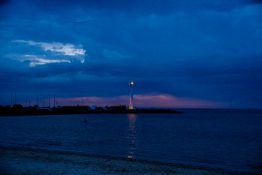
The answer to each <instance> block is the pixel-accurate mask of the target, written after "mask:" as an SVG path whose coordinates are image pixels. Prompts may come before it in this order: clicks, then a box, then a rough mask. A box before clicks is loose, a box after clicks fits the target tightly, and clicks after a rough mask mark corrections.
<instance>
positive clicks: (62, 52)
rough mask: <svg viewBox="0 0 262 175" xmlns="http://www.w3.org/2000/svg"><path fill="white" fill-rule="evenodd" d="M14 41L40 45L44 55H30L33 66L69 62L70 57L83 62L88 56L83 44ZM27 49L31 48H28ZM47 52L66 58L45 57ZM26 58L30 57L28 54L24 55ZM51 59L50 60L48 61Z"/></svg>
mask: <svg viewBox="0 0 262 175" xmlns="http://www.w3.org/2000/svg"><path fill="white" fill-rule="evenodd" d="M13 42H16V43H25V44H27V45H29V46H36V47H40V48H41V49H42V50H43V51H44V52H46V53H44V54H43V55H40V56H41V58H39V57H38V56H35V55H29V57H30V60H29V61H30V62H31V63H32V64H30V66H31V67H33V66H36V65H43V64H49V63H59V62H60V63H61V62H67V63H71V61H70V59H77V60H79V61H80V62H81V63H84V62H85V57H86V50H85V49H83V48H82V47H81V46H76V45H73V44H63V43H59V42H51V43H47V42H36V41H32V40H14V41H13ZM27 50H30V49H28V48H27ZM46 54H49V55H50V54H51V56H53V57H54V56H56V57H57V56H64V57H66V59H46V58H43V57H45V55H46ZM23 56H25V57H26V58H28V55H26V54H25V55H23ZM48 60H49V61H48Z"/></svg>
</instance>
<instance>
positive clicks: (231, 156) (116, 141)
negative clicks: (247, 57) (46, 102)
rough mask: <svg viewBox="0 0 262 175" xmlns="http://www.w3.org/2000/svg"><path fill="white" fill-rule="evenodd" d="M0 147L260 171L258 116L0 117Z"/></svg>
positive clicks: (199, 112) (261, 138)
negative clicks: (30, 148)
mask: <svg viewBox="0 0 262 175" xmlns="http://www.w3.org/2000/svg"><path fill="white" fill-rule="evenodd" d="M84 120H86V123H85V122H83V121H84ZM0 146H14V147H34V148H36V147H37V148H38V147H39V148H44V149H58V150H70V151H78V152H79V151H80V152H85V153H92V154H98V155H111V156H116V157H128V158H137V159H145V160H158V161H162V162H172V163H183V164H189V165H196V166H208V167H218V168H225V169H231V170H239V171H256V172H258V171H260V170H261V168H262V111H261V110H185V114H139V115H134V114H132V115H131V114H130V115H127V114H117V115H111V114H104V115H67V116H42V117H29V116H28V117H2V118H0Z"/></svg>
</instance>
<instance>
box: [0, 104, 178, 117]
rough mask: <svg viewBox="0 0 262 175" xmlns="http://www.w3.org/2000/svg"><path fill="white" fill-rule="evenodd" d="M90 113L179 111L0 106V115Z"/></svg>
mask: <svg viewBox="0 0 262 175" xmlns="http://www.w3.org/2000/svg"><path fill="white" fill-rule="evenodd" d="M92 113H180V112H177V111H175V110H170V109H133V110H129V109H128V108H127V106H125V105H119V106H105V107H90V106H58V107H53V108H48V107H39V106H37V105H35V106H30V107H23V106H22V105H20V104H15V105H13V106H0V116H20V115H21V116H23V115H61V114H92Z"/></svg>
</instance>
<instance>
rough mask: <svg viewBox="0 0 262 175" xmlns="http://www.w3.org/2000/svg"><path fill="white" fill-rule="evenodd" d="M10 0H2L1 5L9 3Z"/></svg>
mask: <svg viewBox="0 0 262 175" xmlns="http://www.w3.org/2000/svg"><path fill="white" fill-rule="evenodd" d="M9 2H10V0H0V6H1V5H5V4H7V3H9Z"/></svg>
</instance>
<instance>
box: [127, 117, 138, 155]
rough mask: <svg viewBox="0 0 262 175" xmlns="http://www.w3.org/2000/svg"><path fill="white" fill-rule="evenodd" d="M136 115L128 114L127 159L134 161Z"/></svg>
mask: <svg viewBox="0 0 262 175" xmlns="http://www.w3.org/2000/svg"><path fill="white" fill-rule="evenodd" d="M136 119H137V115H136V114H128V136H127V138H128V141H129V143H128V155H127V158H129V159H134V158H135V151H136Z"/></svg>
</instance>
